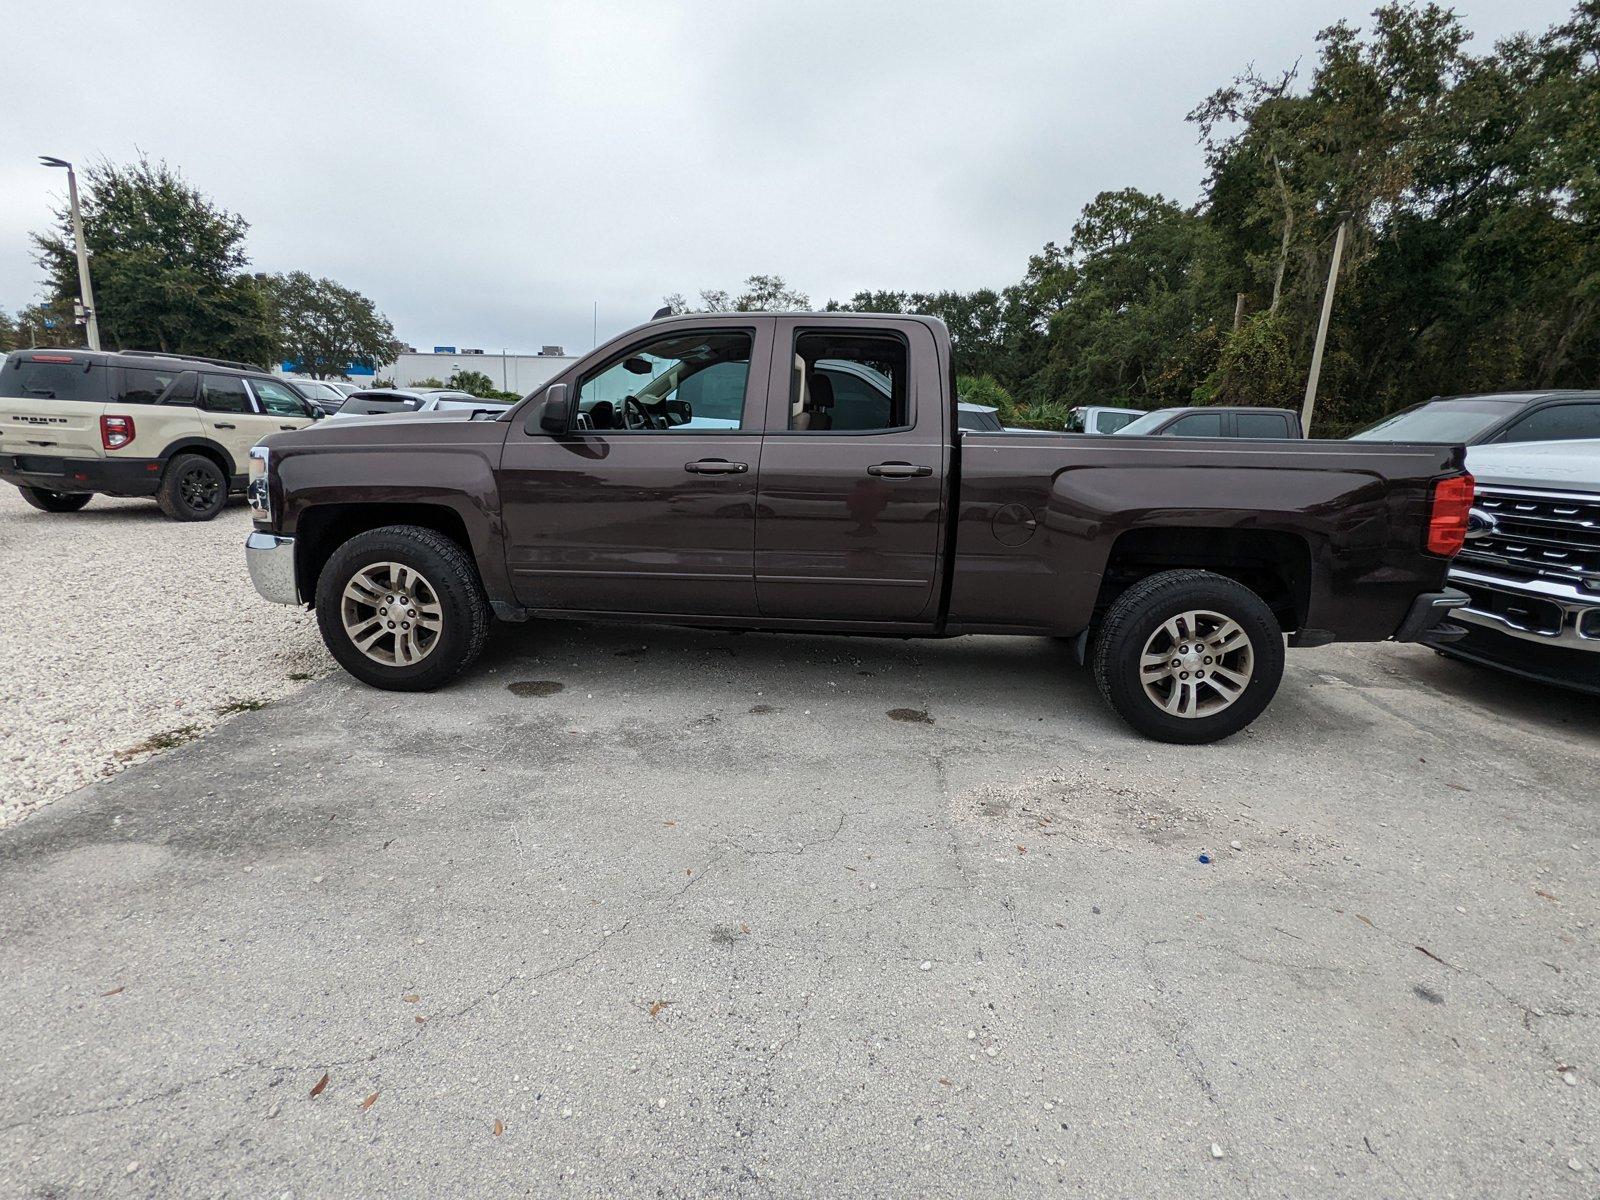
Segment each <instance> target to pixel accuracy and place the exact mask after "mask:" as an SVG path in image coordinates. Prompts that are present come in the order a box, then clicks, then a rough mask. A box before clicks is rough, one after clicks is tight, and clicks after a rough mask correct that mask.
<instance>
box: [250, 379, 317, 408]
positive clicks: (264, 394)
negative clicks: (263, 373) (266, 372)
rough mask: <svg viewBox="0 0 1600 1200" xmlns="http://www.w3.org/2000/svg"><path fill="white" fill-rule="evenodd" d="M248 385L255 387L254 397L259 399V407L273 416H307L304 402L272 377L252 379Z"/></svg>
mask: <svg viewBox="0 0 1600 1200" xmlns="http://www.w3.org/2000/svg"><path fill="white" fill-rule="evenodd" d="M250 386H251V387H252V388H254V389H255V393H256V399H257V400H260V401H261V407H262V408H264V409H266V410H267V411H268V412H269V413H271V414H272V415H273V416H275V417H308V416H310V415H311V414H310V413H309V412H307V411H306V402H305V401H304V400H302V399H300V397H299V396H297V395H295V393H294V392H292V391H291V390H290V389H289V388H288V387H286V386H284V385H283V384H281V383H278V382H277V381H275V380H272V379H252V380H251V381H250Z"/></svg>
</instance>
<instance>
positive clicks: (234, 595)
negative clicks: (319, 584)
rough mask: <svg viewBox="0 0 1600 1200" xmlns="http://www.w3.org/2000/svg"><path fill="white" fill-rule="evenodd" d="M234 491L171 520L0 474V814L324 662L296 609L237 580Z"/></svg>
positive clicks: (38, 801) (243, 517)
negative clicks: (29, 488)
mask: <svg viewBox="0 0 1600 1200" xmlns="http://www.w3.org/2000/svg"><path fill="white" fill-rule="evenodd" d="M249 528H250V516H249V512H248V510H247V509H245V508H244V506H243V505H242V504H239V503H235V504H234V505H231V506H230V507H229V508H228V510H227V511H226V512H224V513H222V515H221V516H219V517H217V519H216V520H214V521H211V522H208V523H205V524H192V525H179V524H177V523H175V522H172V521H168V520H167V519H166V518H165V517H163V516H162V515H161V512H160V510H159V509H157V508H156V506H155V503H154V502H153V501H148V500H113V499H109V498H107V497H104V496H96V497H95V498H94V499H93V500H92V501H90V503H89V507H88V508H86V509H84V510H83V511H82V512H79V513H69V514H51V513H42V512H39V511H37V510H36V509H33V508H30V507H29V506H28V505H27V504H26V503H24V502H23V500H22V496H21V494H20V493H19V492H18V491H17V490H16V489H15V488H13V487H8V486H4V485H0V560H3V562H4V571H5V590H6V606H5V618H4V620H0V664H3V666H0V671H3V675H0V680H3V686H0V825H5V824H8V823H9V822H12V821H15V820H18V819H20V818H21V817H23V816H25V815H27V814H28V813H30V812H32V811H34V810H36V809H37V808H38V807H39V806H40V805H42V804H44V803H46V802H48V801H49V800H52V799H54V798H55V797H57V796H60V795H62V794H64V793H66V792H69V791H71V790H72V789H74V788H76V787H80V786H82V785H83V784H85V783H88V782H89V781H90V780H93V779H98V778H100V777H102V776H106V775H111V774H114V773H115V772H117V771H120V770H121V769H122V768H124V767H125V766H127V765H128V764H129V763H130V762H135V761H138V760H139V759H140V758H141V757H144V756H146V755H148V754H149V753H150V752H151V750H152V749H154V748H158V747H161V746H166V745H172V744H176V743H179V742H182V741H186V740H188V739H190V738H192V737H194V736H196V735H197V734H199V733H202V732H204V731H205V730H207V729H210V728H211V727H212V726H214V725H216V724H217V723H218V722H219V721H221V720H224V719H225V718H226V717H227V716H228V715H229V714H230V713H233V712H238V711H240V710H241V709H242V708H244V707H247V706H255V705H259V704H261V703H264V702H267V701H270V700H276V699H279V698H281V697H282V696H285V695H287V694H288V693H289V692H291V691H294V690H295V689H297V688H299V687H300V686H302V681H303V680H304V679H310V678H312V677H314V676H316V675H320V674H322V673H323V672H325V671H327V670H328V669H329V668H330V666H331V664H332V660H331V659H330V658H328V656H327V653H326V651H324V650H323V648H322V643H321V641H320V640H319V639H318V637H317V634H316V630H315V627H314V626H313V624H312V622H310V621H308V620H307V619H306V617H305V615H304V614H303V613H300V612H298V611H296V610H293V609H290V608H287V607H285V606H282V605H277V604H268V603H267V602H265V601H264V600H262V599H261V598H260V597H259V596H257V595H256V593H255V589H254V588H252V587H251V586H250V579H249V576H248V575H247V574H246V572H245V566H244V538H245V534H246V533H247V532H248V531H249Z"/></svg>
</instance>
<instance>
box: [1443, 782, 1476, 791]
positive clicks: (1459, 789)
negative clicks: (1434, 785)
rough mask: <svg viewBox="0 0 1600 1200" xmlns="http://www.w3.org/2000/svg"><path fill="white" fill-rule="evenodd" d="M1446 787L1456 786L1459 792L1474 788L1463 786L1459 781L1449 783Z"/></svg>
mask: <svg viewBox="0 0 1600 1200" xmlns="http://www.w3.org/2000/svg"><path fill="white" fill-rule="evenodd" d="M1445 787H1447V788H1455V790H1456V791H1458V792H1470V791H1471V790H1472V789H1471V788H1469V787H1462V786H1461V785H1460V784H1459V783H1447V784H1445Z"/></svg>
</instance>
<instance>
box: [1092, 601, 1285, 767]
mask: <svg viewBox="0 0 1600 1200" xmlns="http://www.w3.org/2000/svg"><path fill="white" fill-rule="evenodd" d="M1094 675H1095V682H1097V683H1098V684H1099V685H1100V693H1101V695H1103V696H1104V697H1105V698H1106V700H1107V701H1108V702H1109V703H1110V704H1111V707H1112V708H1114V709H1116V710H1117V713H1118V715H1119V716H1121V717H1122V719H1123V720H1125V721H1126V722H1127V723H1128V724H1129V725H1132V726H1133V727H1134V728H1135V729H1137V730H1138V731H1139V732H1140V733H1142V734H1144V735H1145V736H1146V737H1152V738H1155V739H1156V740H1157V741H1162V742H1177V743H1180V744H1183V745H1196V744H1199V743H1201V742H1214V741H1217V740H1219V739H1221V738H1225V737H1227V736H1228V735H1230V734H1233V733H1237V732H1238V731H1239V730H1241V729H1243V728H1244V727H1245V726H1246V725H1248V724H1250V722H1251V721H1254V720H1255V719H1256V718H1257V717H1258V716H1260V715H1261V713H1262V712H1263V710H1265V709H1266V707H1267V705H1268V704H1269V703H1270V702H1271V700H1272V697H1273V695H1274V694H1275V693H1276V692H1277V690H1278V682H1279V680H1281V679H1282V678H1283V630H1282V629H1281V628H1280V627H1279V625H1278V621H1277V618H1276V617H1274V616H1273V615H1272V610H1271V609H1270V608H1268V607H1267V605H1266V603H1265V601H1263V600H1262V599H1261V597H1260V596H1258V595H1256V594H1255V593H1254V592H1252V591H1251V590H1250V589H1249V588H1247V587H1245V586H1244V585H1243V584H1242V583H1238V582H1236V581H1234V580H1232V579H1228V578H1226V577H1224V576H1222V575H1215V574H1212V573H1211V572H1210V571H1163V572H1161V573H1160V574H1157V575H1151V576H1149V577H1148V578H1145V579H1141V580H1140V581H1139V582H1138V583H1136V584H1134V585H1133V586H1132V587H1130V588H1129V589H1128V590H1127V591H1125V592H1123V593H1122V595H1121V596H1119V597H1117V600H1116V602H1115V603H1114V604H1113V605H1112V606H1111V609H1110V611H1109V612H1108V613H1107V614H1106V617H1105V620H1104V622H1103V623H1102V625H1101V627H1100V635H1099V638H1098V640H1097V641H1096V643H1095V649H1094Z"/></svg>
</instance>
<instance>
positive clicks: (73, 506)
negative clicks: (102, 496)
mask: <svg viewBox="0 0 1600 1200" xmlns="http://www.w3.org/2000/svg"><path fill="white" fill-rule="evenodd" d="M17 490H18V491H19V492H21V493H22V498H23V499H24V500H26V501H27V502H28V503H29V504H31V505H33V507H35V508H37V509H41V510H43V511H44V512H50V513H69V512H77V511H78V510H79V509H80V508H82V507H83V506H84V505H85V504H87V503H89V497H90V496H91V495H92V494H93V493H91V492H52V491H49V490H48V489H46V488H36V487H19V488H18V489H17Z"/></svg>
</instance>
